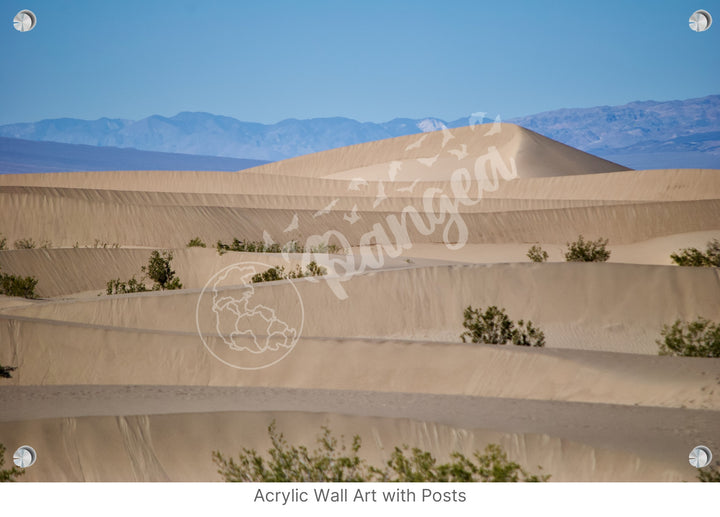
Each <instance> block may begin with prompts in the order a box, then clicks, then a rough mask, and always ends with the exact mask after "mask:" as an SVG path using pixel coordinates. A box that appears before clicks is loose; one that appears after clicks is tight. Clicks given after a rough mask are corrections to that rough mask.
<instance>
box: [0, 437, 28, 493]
mask: <svg viewBox="0 0 720 517" xmlns="http://www.w3.org/2000/svg"><path fill="white" fill-rule="evenodd" d="M5 451H6V449H5V445H3V444H2V443H0V483H2V482H7V481H15V479H16V478H18V477H20V476H22V475H23V474H25V470H23V469H19V468H17V467H15V466H13V468H11V469H4V468H3V466H5Z"/></svg>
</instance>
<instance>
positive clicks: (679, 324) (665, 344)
mask: <svg viewBox="0 0 720 517" xmlns="http://www.w3.org/2000/svg"><path fill="white" fill-rule="evenodd" d="M660 335H661V336H662V337H663V339H662V340H658V341H656V343H657V344H658V345H659V347H660V355H678V356H683V357H720V324H716V323H712V322H711V321H709V320H706V319H705V318H698V319H697V320H695V321H681V320H677V321H675V323H673V324H672V326H668V325H664V326H663V328H662V330H661V331H660Z"/></svg>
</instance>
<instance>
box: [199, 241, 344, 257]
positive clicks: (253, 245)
mask: <svg viewBox="0 0 720 517" xmlns="http://www.w3.org/2000/svg"><path fill="white" fill-rule="evenodd" d="M191 242H192V241H191ZM215 248H216V249H217V252H218V253H219V254H220V255H222V254H224V253H227V252H228V251H244V252H248V253H308V252H309V253H318V254H324V253H340V251H342V250H341V248H340V247H339V246H337V245H335V244H327V243H321V244H318V245H316V246H312V247H310V248H306V247H304V246H302V245H301V244H299V243H298V242H297V241H289V242H287V243H285V244H284V245H282V246H281V245H280V244H277V243H272V244H266V243H265V242H262V241H247V240H239V239H233V241H232V242H231V243H230V244H225V243H224V242H222V241H217V243H216V244H215Z"/></svg>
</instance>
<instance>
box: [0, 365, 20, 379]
mask: <svg viewBox="0 0 720 517" xmlns="http://www.w3.org/2000/svg"><path fill="white" fill-rule="evenodd" d="M15 370H17V366H3V365H1V364H0V377H2V378H3V379H12V372H14V371H15Z"/></svg>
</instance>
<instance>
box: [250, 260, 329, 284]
mask: <svg viewBox="0 0 720 517" xmlns="http://www.w3.org/2000/svg"><path fill="white" fill-rule="evenodd" d="M325 274H327V269H325V268H324V267H323V266H320V265H318V263H317V262H315V261H314V260H313V261H312V262H310V263H309V264H308V265H307V266H305V270H304V271H303V270H302V269H301V268H300V266H295V269H293V270H290V271H287V272H286V271H285V267H284V266H275V267H271V268H270V269H267V270H265V271H263V272H261V273H258V274H256V275H253V277H252V279H251V282H252V283H259V282H273V281H275V280H288V279H291V278H304V277H306V276H322V275H325Z"/></svg>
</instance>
